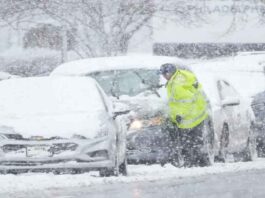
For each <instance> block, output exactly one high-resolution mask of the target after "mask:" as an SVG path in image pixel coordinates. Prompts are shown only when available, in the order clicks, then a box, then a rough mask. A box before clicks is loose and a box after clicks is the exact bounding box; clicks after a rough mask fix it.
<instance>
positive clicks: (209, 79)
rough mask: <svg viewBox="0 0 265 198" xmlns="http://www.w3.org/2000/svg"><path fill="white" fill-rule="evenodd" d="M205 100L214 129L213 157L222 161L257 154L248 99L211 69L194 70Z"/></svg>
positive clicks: (245, 159)
mask: <svg viewBox="0 0 265 198" xmlns="http://www.w3.org/2000/svg"><path fill="white" fill-rule="evenodd" d="M195 73H196V75H197V78H198V79H199V81H200V82H201V83H202V85H203V90H204V92H205V94H206V95H207V98H208V100H209V104H210V105H209V110H210V115H211V119H212V127H213V129H214V145H212V146H213V150H212V151H213V153H214V156H216V157H218V158H219V159H222V160H224V161H229V160H233V161H234V160H244V161H248V160H253V159H255V158H256V157H257V152H256V140H255V134H254V133H253V128H252V124H253V121H254V119H255V118H254V114H253V112H252V109H251V108H250V106H249V105H248V102H247V101H246V100H244V98H242V97H241V96H240V94H239V93H238V92H237V91H236V89H235V88H234V87H233V86H232V85H231V83H230V82H229V81H228V80H227V79H225V78H222V77H219V76H218V75H217V76H215V75H214V74H213V73H211V72H202V71H195Z"/></svg>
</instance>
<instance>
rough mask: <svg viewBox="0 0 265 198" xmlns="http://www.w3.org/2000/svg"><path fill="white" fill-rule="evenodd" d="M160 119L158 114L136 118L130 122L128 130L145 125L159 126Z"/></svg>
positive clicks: (137, 128)
mask: <svg viewBox="0 0 265 198" xmlns="http://www.w3.org/2000/svg"><path fill="white" fill-rule="evenodd" d="M162 120H163V119H162V117H160V116H158V117H153V118H149V119H144V120H138V119H136V120H134V121H133V122H132V123H131V124H130V127H129V130H139V129H141V128H145V127H151V126H159V125H161V124H162Z"/></svg>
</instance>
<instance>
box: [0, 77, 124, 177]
mask: <svg viewBox="0 0 265 198" xmlns="http://www.w3.org/2000/svg"><path fill="white" fill-rule="evenodd" d="M0 92H1V95H0V109H1V110H0V126H1V127H0V171H2V172H25V171H55V172H60V171H65V170H72V171H80V170H83V171H90V170H99V172H100V175H101V176H110V175H118V174H119V173H121V174H124V175H126V157H125V153H126V149H125V148H126V143H125V137H126V136H125V134H126V127H123V125H122V122H120V120H121V119H120V116H117V115H118V114H119V115H120V114H122V113H124V112H116V113H117V114H116V113H115V112H113V109H112V103H111V102H110V101H109V100H108V98H107V97H106V95H105V93H104V92H103V90H102V89H101V88H100V86H99V85H98V84H97V82H96V81H95V80H94V79H91V78H87V77H75V78H69V77H58V78H51V77H37V78H25V79H10V80H6V81H2V82H1V83H0ZM125 113H126V112H125Z"/></svg>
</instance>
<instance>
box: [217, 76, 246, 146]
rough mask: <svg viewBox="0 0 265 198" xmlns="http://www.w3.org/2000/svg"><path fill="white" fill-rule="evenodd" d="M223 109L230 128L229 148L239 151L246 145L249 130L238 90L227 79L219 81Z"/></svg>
mask: <svg viewBox="0 0 265 198" xmlns="http://www.w3.org/2000/svg"><path fill="white" fill-rule="evenodd" d="M218 90H219V96H220V101H221V106H222V111H223V113H224V114H225V116H226V122H227V124H228V128H229V146H228V147H229V150H232V151H239V150H241V149H242V147H243V146H245V142H246V137H247V134H246V133H247V130H246V125H245V122H244V120H245V119H244V116H245V115H244V111H245V110H244V109H245V107H244V105H243V104H241V101H240V95H239V94H238V92H237V91H236V90H235V89H234V88H233V87H232V86H231V85H230V83H228V82H227V81H225V80H219V81H218Z"/></svg>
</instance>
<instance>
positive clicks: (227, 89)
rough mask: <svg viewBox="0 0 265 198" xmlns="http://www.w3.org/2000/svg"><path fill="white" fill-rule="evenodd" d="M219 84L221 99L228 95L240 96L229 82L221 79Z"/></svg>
mask: <svg viewBox="0 0 265 198" xmlns="http://www.w3.org/2000/svg"><path fill="white" fill-rule="evenodd" d="M217 85H218V90H219V94H220V98H221V100H223V99H225V98H228V97H239V96H238V93H237V91H236V90H235V89H234V88H233V87H232V86H231V85H230V84H229V83H228V82H226V81H223V80H220V81H218V83H217Z"/></svg>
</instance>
